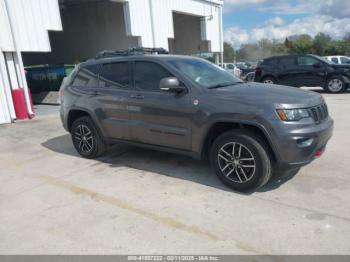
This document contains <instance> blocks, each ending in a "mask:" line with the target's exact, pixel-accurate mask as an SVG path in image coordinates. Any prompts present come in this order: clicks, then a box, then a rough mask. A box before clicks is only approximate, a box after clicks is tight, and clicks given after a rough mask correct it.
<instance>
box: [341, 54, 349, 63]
mask: <svg viewBox="0 0 350 262" xmlns="http://www.w3.org/2000/svg"><path fill="white" fill-rule="evenodd" d="M340 62H341V64H350V59H349V58H347V57H344V56H342V57H341V58H340Z"/></svg>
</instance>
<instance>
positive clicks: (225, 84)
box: [208, 82, 244, 89]
mask: <svg viewBox="0 0 350 262" xmlns="http://www.w3.org/2000/svg"><path fill="white" fill-rule="evenodd" d="M243 83H244V82H231V83H220V84H217V85H214V86H209V87H208V89H215V88H220V87H225V86H234V85H239V84H243Z"/></svg>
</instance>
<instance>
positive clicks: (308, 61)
mask: <svg viewBox="0 0 350 262" xmlns="http://www.w3.org/2000/svg"><path fill="white" fill-rule="evenodd" d="M317 63H319V61H318V60H317V59H315V58H313V57H309V56H300V57H298V65H300V66H313V65H314V64H317Z"/></svg>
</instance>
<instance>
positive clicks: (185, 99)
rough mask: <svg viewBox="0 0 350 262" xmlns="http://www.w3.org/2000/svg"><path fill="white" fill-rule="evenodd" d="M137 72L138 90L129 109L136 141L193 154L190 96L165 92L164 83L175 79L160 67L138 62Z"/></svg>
mask: <svg viewBox="0 0 350 262" xmlns="http://www.w3.org/2000/svg"><path fill="white" fill-rule="evenodd" d="M133 68H134V70H133V72H134V74H133V75H134V86H135V90H134V91H133V92H132V94H131V96H130V98H131V99H130V102H129V107H128V108H129V112H130V117H131V122H132V125H131V137H132V140H134V141H138V142H142V143H146V144H152V145H158V146H165V147H171V148H177V149H182V150H189V151H190V150H191V120H192V109H193V106H192V104H191V103H190V93H189V92H185V93H182V94H174V93H171V92H167V91H161V90H160V89H159V82H160V80H161V79H162V78H165V77H172V76H173V75H172V74H171V73H170V72H169V71H168V70H167V69H165V68H164V67H163V66H162V65H160V64H157V63H154V62H148V61H136V62H134V67H133Z"/></svg>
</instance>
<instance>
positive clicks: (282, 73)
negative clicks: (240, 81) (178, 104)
mask: <svg viewBox="0 0 350 262" xmlns="http://www.w3.org/2000/svg"><path fill="white" fill-rule="evenodd" d="M255 81H256V82H263V83H267V84H282V85H288V86H294V87H302V86H310V87H316V86H320V87H322V88H324V89H325V90H327V91H328V92H330V93H341V92H344V91H345V90H346V89H347V88H348V87H349V83H350V65H336V64H334V63H332V62H330V61H328V60H327V59H324V58H322V57H319V56H316V55H286V56H275V57H270V58H267V59H264V60H263V61H262V62H261V63H260V65H259V66H258V67H257V68H256V70H255Z"/></svg>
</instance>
